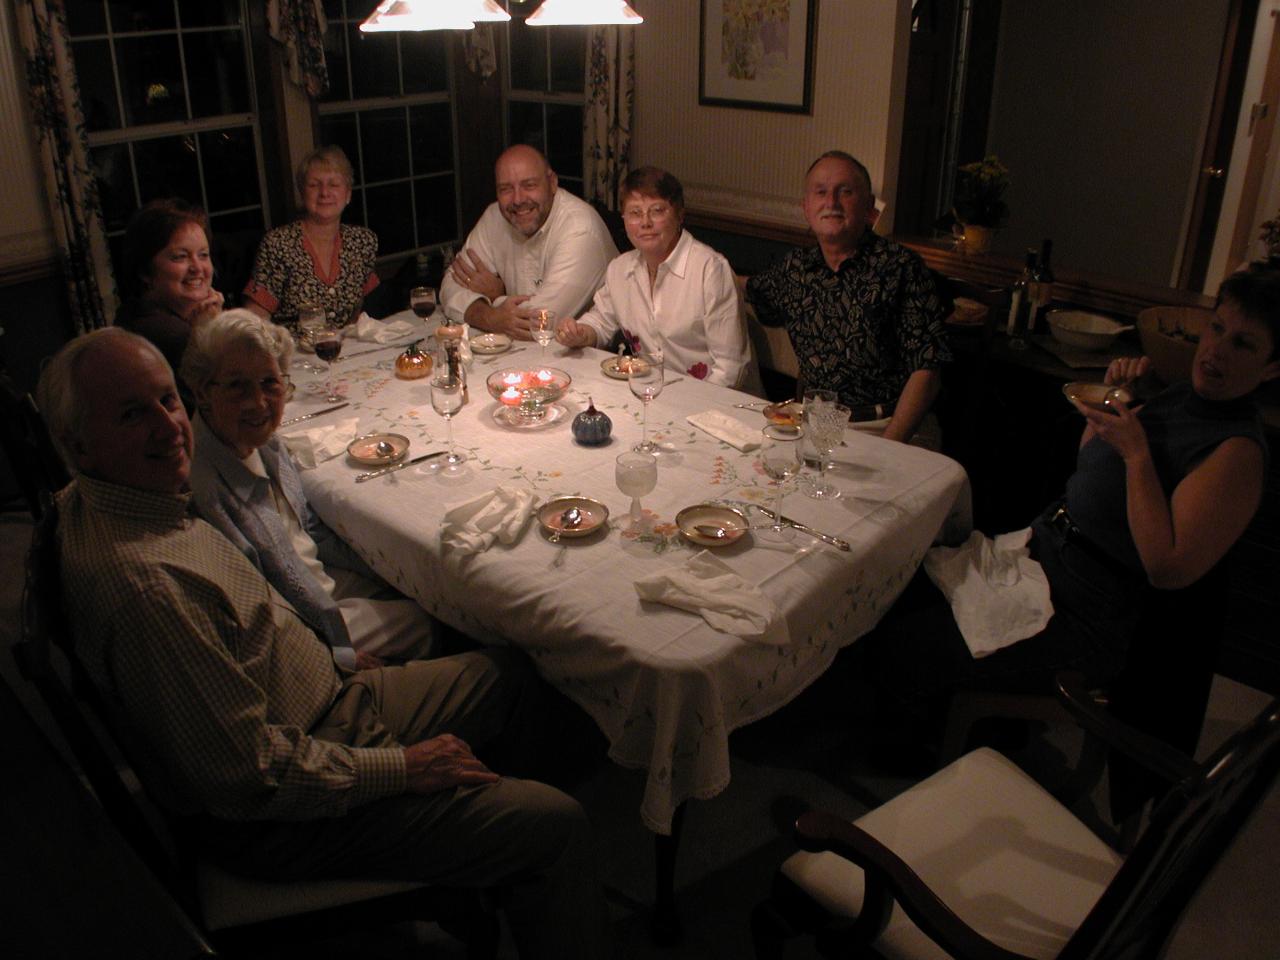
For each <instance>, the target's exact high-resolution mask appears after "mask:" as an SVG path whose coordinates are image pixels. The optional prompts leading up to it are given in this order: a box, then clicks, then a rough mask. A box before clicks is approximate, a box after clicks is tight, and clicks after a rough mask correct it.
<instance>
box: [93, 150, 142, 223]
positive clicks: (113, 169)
mask: <svg viewBox="0 0 1280 960" xmlns="http://www.w3.org/2000/svg"><path fill="white" fill-rule="evenodd" d="M89 162H90V163H91V164H92V165H93V175H94V177H95V178H96V179H97V181H98V196H99V197H100V198H101V200H102V217H103V220H105V221H106V225H107V232H108V233H111V232H113V231H116V230H123V229H124V228H125V226H126V225H127V224H128V223H129V218H130V217H131V216H133V211H134V210H136V209H137V208H138V198H137V197H136V196H135V195H134V192H133V173H132V172H131V171H130V169H129V148H128V146H127V145H125V144H123V143H119V144H115V145H114V146H109V147H95V148H94V149H93V150H91V151H89Z"/></svg>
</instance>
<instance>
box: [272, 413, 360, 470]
mask: <svg viewBox="0 0 1280 960" xmlns="http://www.w3.org/2000/svg"><path fill="white" fill-rule="evenodd" d="M359 423H360V418H359V417H350V418H348V419H346V420H339V421H338V422H337V423H331V424H329V425H328V426H325V427H312V428H311V429H310V430H303V431H301V432H300V433H289V434H283V435H282V436H283V437H284V442H285V445H286V446H287V447H288V448H289V452H290V453H291V454H293V459H294V461H295V462H296V463H297V464H298V467H299V468H300V469H302V470H310V469H311V468H312V467H314V466H315V465H316V464H318V463H323V462H324V461H326V460H331V459H333V458H334V457H337V456H341V455H342V454H344V453H346V452H347V444H348V443H350V442H351V441H352V440H354V439H355V436H356V427H357V425H359Z"/></svg>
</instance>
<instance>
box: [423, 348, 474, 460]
mask: <svg viewBox="0 0 1280 960" xmlns="http://www.w3.org/2000/svg"><path fill="white" fill-rule="evenodd" d="M463 383H464V381H463V379H462V377H460V376H458V375H457V374H451V373H450V372H449V371H448V370H441V371H440V372H439V373H437V374H436V375H435V376H433V377H432V378H431V406H432V408H433V409H434V410H435V412H436V413H438V414H440V416H442V417H444V422H445V428H446V430H447V431H448V437H449V452H448V453H447V454H446V455H445V456H443V457H441V458H440V460H439V464H440V466H439V472H440V475H441V476H446V477H455V476H457V475H458V474H460V473H462V472H463V470H465V469H466V468H465V467H463V466H462V463H463V461H464V460H466V459H467V458H466V455H465V454H461V453H458V452H457V451H456V450H455V449H454V447H453V415H454V414H455V413H457V412H458V411H459V410H461V409H462V388H463Z"/></svg>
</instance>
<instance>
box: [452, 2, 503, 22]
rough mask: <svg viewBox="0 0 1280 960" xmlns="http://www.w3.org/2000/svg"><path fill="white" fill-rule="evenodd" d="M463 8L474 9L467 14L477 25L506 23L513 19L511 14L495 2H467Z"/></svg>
mask: <svg viewBox="0 0 1280 960" xmlns="http://www.w3.org/2000/svg"><path fill="white" fill-rule="evenodd" d="M463 6H468V7H471V8H472V9H470V10H468V11H467V12H466V15H467V16H468V17H470V18H471V19H472V20H474V21H475V22H476V23H506V22H507V21H508V20H510V19H511V14H509V13H507V11H505V10H503V9H502V7H500V6H498V4H497V3H495V2H494V0H467V2H466V3H465V4H463Z"/></svg>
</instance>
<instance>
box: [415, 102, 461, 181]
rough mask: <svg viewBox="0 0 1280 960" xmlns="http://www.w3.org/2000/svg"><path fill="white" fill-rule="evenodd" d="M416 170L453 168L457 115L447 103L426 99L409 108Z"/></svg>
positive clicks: (429, 170)
mask: <svg viewBox="0 0 1280 960" xmlns="http://www.w3.org/2000/svg"><path fill="white" fill-rule="evenodd" d="M409 130H410V136H411V137H412V140H411V144H412V146H413V172H414V173H436V172H438V171H440V170H452V169H453V119H452V111H451V110H450V109H449V104H447V103H424V104H422V105H421V106H417V107H410V108H409Z"/></svg>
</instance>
